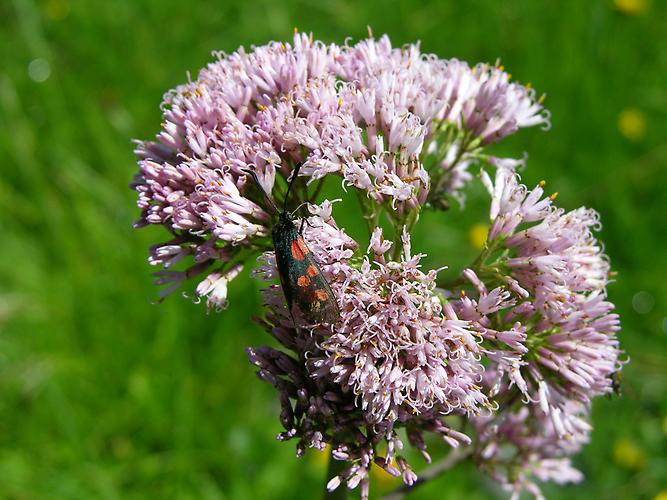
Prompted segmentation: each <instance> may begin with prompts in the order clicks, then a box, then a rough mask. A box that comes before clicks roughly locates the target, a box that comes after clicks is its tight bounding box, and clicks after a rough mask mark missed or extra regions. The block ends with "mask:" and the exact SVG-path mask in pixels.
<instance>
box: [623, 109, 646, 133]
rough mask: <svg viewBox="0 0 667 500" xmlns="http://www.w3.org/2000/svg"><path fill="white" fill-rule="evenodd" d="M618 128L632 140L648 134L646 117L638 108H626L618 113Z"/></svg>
mask: <svg viewBox="0 0 667 500" xmlns="http://www.w3.org/2000/svg"><path fill="white" fill-rule="evenodd" d="M618 130H620V132H621V134H623V136H624V137H626V138H627V139H630V140H631V141H638V140H639V139H641V138H642V137H644V135H646V117H645V116H644V113H642V112H641V111H640V110H639V109H637V108H625V109H624V110H623V111H621V112H620V113H619V115H618Z"/></svg>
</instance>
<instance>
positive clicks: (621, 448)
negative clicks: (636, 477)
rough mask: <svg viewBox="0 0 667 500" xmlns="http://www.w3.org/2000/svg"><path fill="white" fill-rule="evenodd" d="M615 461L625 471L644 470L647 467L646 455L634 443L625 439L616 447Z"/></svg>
mask: <svg viewBox="0 0 667 500" xmlns="http://www.w3.org/2000/svg"><path fill="white" fill-rule="evenodd" d="M614 461H615V462H616V464H618V465H619V466H620V467H623V468H625V469H634V470H637V469H642V468H643V467H644V466H645V465H646V454H645V453H644V450H642V449H641V448H640V447H639V446H637V445H636V444H635V442H634V441H631V440H630V439H628V438H623V439H619V440H618V441H616V444H615V445H614Z"/></svg>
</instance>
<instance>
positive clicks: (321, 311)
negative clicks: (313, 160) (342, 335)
mask: <svg viewBox="0 0 667 500" xmlns="http://www.w3.org/2000/svg"><path fill="white" fill-rule="evenodd" d="M300 167H301V165H297V166H296V168H295V169H294V172H293V173H292V179H291V181H290V183H289V185H288V186H287V193H286V194H285V202H284V204H283V210H282V211H280V210H278V208H277V207H276V205H275V203H274V202H273V200H272V199H271V198H270V197H269V195H268V194H267V193H266V191H264V188H263V187H262V185H261V184H260V182H259V179H258V178H257V174H255V172H253V171H252V170H244V171H245V172H246V173H248V174H249V175H251V176H252V178H253V179H254V181H255V183H256V184H257V186H258V187H259V190H260V191H261V192H262V194H263V195H264V198H266V200H267V202H268V204H269V207H270V208H271V211H272V212H273V213H274V214H276V215H278V221H277V222H276V223H275V224H274V225H273V228H272V229H271V236H272V237H273V247H274V250H275V252H276V264H277V266H278V275H279V276H280V284H281V285H282V288H283V293H284V294H285V299H286V300H287V307H288V309H289V312H290V315H291V316H292V320H295V324H296V323H297V321H296V319H295V318H298V319H299V320H302V321H303V322H305V324H307V325H316V324H321V323H336V322H337V321H338V319H339V318H340V310H339V308H338V303H337V302H336V299H335V297H334V294H333V292H332V290H331V287H330V286H329V283H328V282H327V280H326V278H325V277H324V275H323V274H322V270H321V269H320V266H319V265H318V264H317V261H316V260H315V259H314V257H313V254H312V253H311V251H310V250H309V249H308V245H306V242H305V241H304V240H303V236H302V234H301V232H302V231H301V229H303V224H302V225H301V229H297V227H296V225H295V224H294V219H293V217H292V214H290V213H289V212H288V211H287V209H286V207H287V199H288V198H287V197H288V195H289V192H290V189H291V188H292V184H294V181H295V179H296V177H297V175H298V173H299V168H300ZM295 313H296V314H295ZM299 322H301V321H299Z"/></svg>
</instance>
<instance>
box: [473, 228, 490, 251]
mask: <svg viewBox="0 0 667 500" xmlns="http://www.w3.org/2000/svg"><path fill="white" fill-rule="evenodd" d="M488 234H489V225H488V224H475V225H474V226H472V227H471V228H470V232H469V233H468V238H470V243H471V244H472V246H473V247H475V248H477V249H478V250H481V249H482V248H484V244H485V243H486V237H487V235H488Z"/></svg>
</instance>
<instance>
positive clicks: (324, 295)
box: [315, 288, 329, 302]
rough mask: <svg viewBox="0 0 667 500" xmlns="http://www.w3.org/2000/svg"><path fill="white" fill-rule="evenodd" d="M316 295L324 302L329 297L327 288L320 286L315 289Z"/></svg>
mask: <svg viewBox="0 0 667 500" xmlns="http://www.w3.org/2000/svg"><path fill="white" fill-rule="evenodd" d="M315 297H317V300H319V301H322V302H323V301H325V300H327V299H328V298H329V293H328V292H327V291H326V290H323V289H321V288H319V289H317V290H315Z"/></svg>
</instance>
